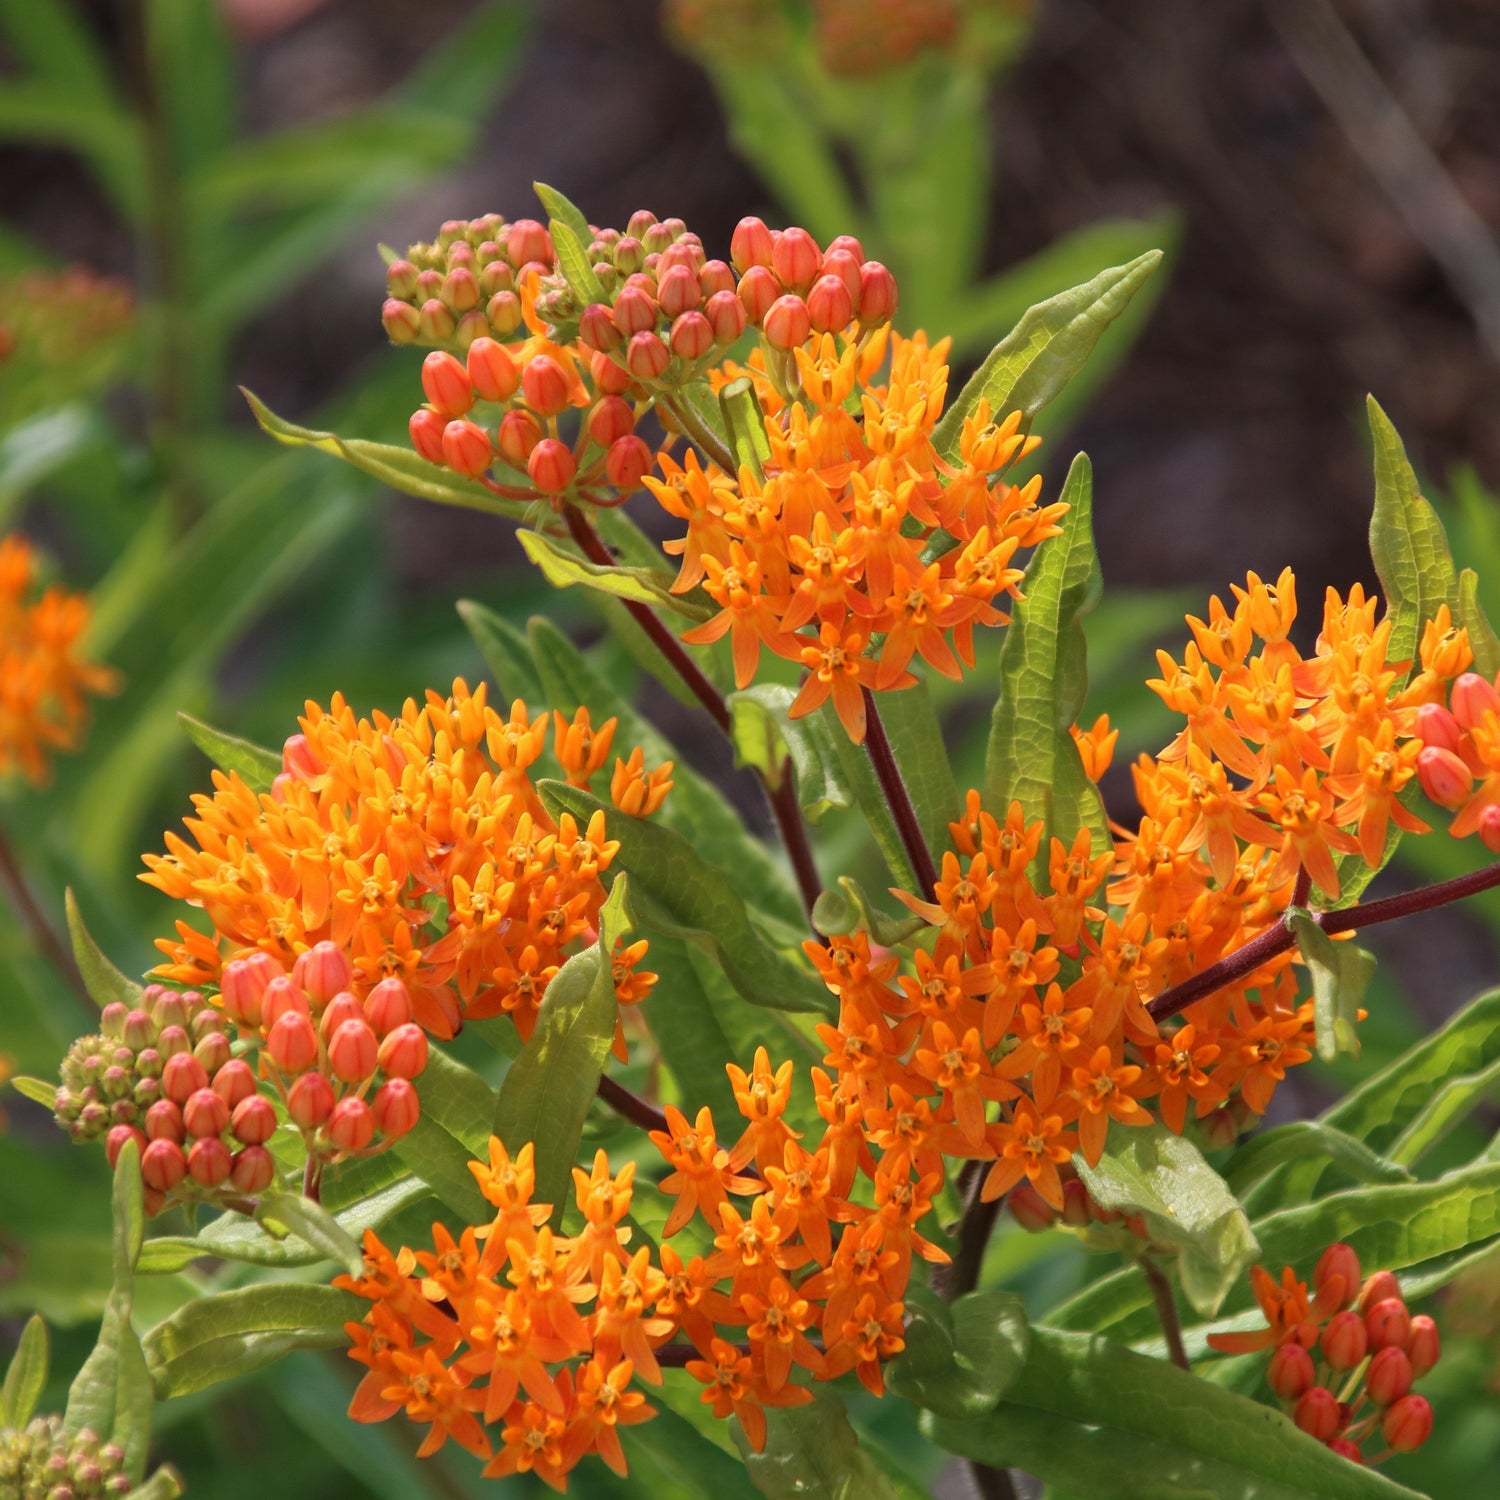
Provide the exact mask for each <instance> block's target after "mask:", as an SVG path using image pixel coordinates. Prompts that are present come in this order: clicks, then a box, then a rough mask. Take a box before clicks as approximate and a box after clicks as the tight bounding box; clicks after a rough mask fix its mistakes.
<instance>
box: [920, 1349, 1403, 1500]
mask: <svg viewBox="0 0 1500 1500" xmlns="http://www.w3.org/2000/svg"><path fill="white" fill-rule="evenodd" d="M924 1425H925V1426H926V1429H927V1432H928V1435H929V1436H930V1437H932V1438H933V1440H934V1441H935V1442H937V1443H938V1444H940V1445H941V1446H942V1447H944V1448H947V1449H948V1450H949V1451H950V1452H953V1453H958V1454H960V1455H962V1456H963V1457H965V1458H970V1459H976V1460H978V1461H979V1462H981V1463H986V1464H990V1465H992V1466H993V1467H996V1468H1006V1467H1012V1466H1014V1467H1016V1468H1020V1469H1024V1470H1025V1471H1026V1472H1027V1473H1030V1474H1035V1475H1036V1476H1037V1477H1038V1478H1039V1479H1042V1480H1044V1481H1046V1483H1048V1484H1049V1485H1052V1486H1054V1487H1055V1488H1056V1489H1057V1490H1058V1491H1060V1492H1063V1493H1066V1494H1070V1495H1100V1496H1103V1495H1108V1496H1109V1497H1110V1500H1205V1497H1207V1496H1212V1497H1213V1500H1307V1497H1308V1496H1310V1495H1317V1496H1319V1497H1320V1500H1418V1497H1417V1496H1416V1495H1415V1494H1414V1492H1413V1491H1411V1490H1407V1489H1403V1488H1402V1487H1401V1486H1400V1485H1398V1484H1393V1483H1392V1482H1391V1481H1390V1480H1388V1479H1384V1478H1382V1477H1381V1476H1380V1475H1378V1474H1376V1473H1374V1472H1373V1471H1372V1470H1370V1469H1366V1468H1363V1467H1361V1466H1360V1465H1358V1464H1352V1463H1350V1462H1349V1461H1348V1459H1346V1458H1343V1457H1341V1455H1339V1454H1337V1453H1334V1452H1333V1451H1332V1450H1331V1449H1330V1448H1328V1447H1326V1446H1325V1445H1324V1444H1322V1443H1320V1442H1318V1441H1317V1440H1316V1439H1315V1438H1311V1437H1309V1436H1308V1435H1307V1434H1306V1433H1304V1432H1301V1431H1299V1430H1298V1428H1297V1427H1296V1426H1294V1425H1293V1423H1292V1421H1291V1420H1290V1418H1288V1417H1286V1416H1284V1415H1282V1413H1281V1412H1279V1411H1274V1410H1272V1409H1271V1408H1270V1407H1268V1406H1264V1405H1262V1404H1260V1403H1259V1402H1255V1401H1250V1400H1247V1399H1246V1398H1245V1397H1243V1396H1238V1395H1235V1394H1234V1393H1233V1392H1231V1391H1226V1390H1221V1389H1219V1388H1218V1387H1217V1386H1214V1385H1211V1384H1209V1383H1208V1382H1206V1381H1203V1380H1200V1379H1198V1378H1197V1377H1195V1376H1193V1375H1191V1374H1189V1373H1188V1372H1187V1371H1186V1370H1179V1369H1177V1368H1176V1367H1175V1366H1173V1365H1170V1364H1168V1363H1167V1362H1166V1361H1165V1360H1160V1359H1148V1358H1146V1357H1145V1356H1144V1355H1140V1354H1136V1353H1134V1352H1133V1351H1132V1350H1130V1349H1127V1348H1125V1347H1123V1346H1122V1345H1120V1344H1116V1343H1114V1342H1113V1341H1111V1340H1109V1339H1103V1338H1097V1337H1095V1338H1091V1337H1089V1336H1087V1335H1085V1334H1067V1333H1058V1332H1056V1331H1054V1330H1052V1329H1047V1328H1035V1329H1033V1330H1032V1340H1031V1349H1030V1353H1029V1354H1028V1356H1027V1360H1026V1366H1025V1368H1024V1370H1022V1372H1021V1375H1020V1378H1019V1379H1018V1380H1016V1382H1015V1383H1014V1384H1013V1385H1012V1386H1011V1388H1010V1391H1009V1393H1008V1394H1007V1396H1006V1399H1005V1400H1003V1401H1002V1402H1001V1403H1000V1405H999V1406H998V1407H996V1408H995V1410H994V1411H992V1412H990V1413H989V1415H987V1416H984V1417H980V1418H977V1419H976V1418H969V1419H966V1420H962V1421H953V1420H949V1419H946V1418H939V1417H934V1418H930V1419H929V1420H928V1422H927V1423H926V1424H924Z"/></svg>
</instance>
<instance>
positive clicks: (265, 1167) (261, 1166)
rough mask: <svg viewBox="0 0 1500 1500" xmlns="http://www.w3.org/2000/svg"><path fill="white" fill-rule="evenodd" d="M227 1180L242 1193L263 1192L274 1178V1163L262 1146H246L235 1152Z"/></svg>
mask: <svg viewBox="0 0 1500 1500" xmlns="http://www.w3.org/2000/svg"><path fill="white" fill-rule="evenodd" d="M229 1180H230V1181H231V1182H232V1183H233V1184H234V1185H235V1187H236V1188H238V1189H239V1191H240V1192H242V1193H263V1192H265V1190H266V1189H267V1188H268V1187H270V1185H271V1184H272V1182H274V1181H275V1180H276V1163H275V1162H274V1161H273V1160H272V1159H271V1153H270V1152H269V1151H267V1150H266V1148H265V1147H264V1146H246V1147H245V1149H244V1150H243V1151H237V1152H235V1155H234V1161H233V1163H232V1164H231V1166H230V1168H229Z"/></svg>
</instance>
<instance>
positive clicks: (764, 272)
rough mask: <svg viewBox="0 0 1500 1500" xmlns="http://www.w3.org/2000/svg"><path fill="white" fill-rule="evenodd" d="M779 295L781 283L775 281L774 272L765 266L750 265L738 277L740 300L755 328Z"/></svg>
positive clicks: (764, 317)
mask: <svg viewBox="0 0 1500 1500" xmlns="http://www.w3.org/2000/svg"><path fill="white" fill-rule="evenodd" d="M780 295H781V283H780V282H779V281H777V279H776V274H775V272H773V271H770V270H768V269H767V268H766V267H765V266H751V267H750V269H749V270H748V271H746V272H745V274H744V275H743V276H742V277H741V278H740V285H739V298H740V302H741V304H742V305H743V306H744V309H745V313H746V315H747V316H748V317H749V319H750V321H751V322H752V323H754V324H755V326H756V327H757V328H759V327H760V325H761V324H762V323H764V322H765V320H766V314H767V313H768V312H770V310H771V308H772V306H773V305H774V304H775V302H776V299H777V298H778V297H779V296H780Z"/></svg>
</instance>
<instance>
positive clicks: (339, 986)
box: [292, 940, 354, 1012]
mask: <svg viewBox="0 0 1500 1500" xmlns="http://www.w3.org/2000/svg"><path fill="white" fill-rule="evenodd" d="M353 976H354V969H353V967H352V966H351V965H350V963H349V960H348V959H347V958H346V957H345V956H344V950H343V949H342V948H340V947H339V945H338V944H337V943H330V942H328V941H327V940H325V941H323V942H321V943H314V944H313V946H312V947H311V948H309V949H308V950H307V951H306V952H305V953H300V954H298V955H297V962H296V963H295V964H293V966H292V983H293V984H295V985H297V986H299V987H300V988H301V990H302V993H303V994H304V995H306V996H307V998H308V999H309V1000H310V1001H311V1002H312V1007H313V1010H314V1011H315V1012H317V1011H321V1010H322V1008H323V1007H324V1006H325V1005H326V1004H327V1003H328V1002H329V1001H330V1000H331V999H332V998H333V997H334V996H335V995H337V994H338V993H339V991H340V990H344V989H347V988H348V986H349V981H350V979H351V978H353Z"/></svg>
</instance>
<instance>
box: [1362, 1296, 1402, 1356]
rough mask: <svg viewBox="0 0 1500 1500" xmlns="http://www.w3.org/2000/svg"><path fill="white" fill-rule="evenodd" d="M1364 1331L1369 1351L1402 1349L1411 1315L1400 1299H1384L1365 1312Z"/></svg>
mask: <svg viewBox="0 0 1500 1500" xmlns="http://www.w3.org/2000/svg"><path fill="white" fill-rule="evenodd" d="M1365 1331H1366V1333H1368V1334H1369V1335H1370V1348H1371V1350H1377V1349H1388V1348H1391V1347H1392V1346H1394V1347H1395V1348H1397V1349H1401V1348H1404V1347H1405V1345H1406V1336H1407V1334H1409V1333H1410V1332H1411V1314H1410V1313H1409V1312H1407V1310H1406V1303H1405V1302H1403V1301H1402V1300H1401V1298H1400V1297H1385V1298H1382V1299H1381V1300H1380V1301H1379V1302H1376V1303H1374V1304H1373V1305H1372V1306H1371V1307H1369V1308H1368V1309H1367V1310H1366V1312H1365Z"/></svg>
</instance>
